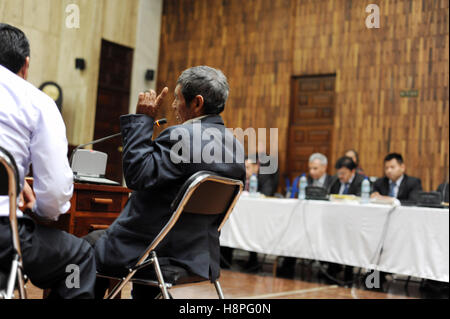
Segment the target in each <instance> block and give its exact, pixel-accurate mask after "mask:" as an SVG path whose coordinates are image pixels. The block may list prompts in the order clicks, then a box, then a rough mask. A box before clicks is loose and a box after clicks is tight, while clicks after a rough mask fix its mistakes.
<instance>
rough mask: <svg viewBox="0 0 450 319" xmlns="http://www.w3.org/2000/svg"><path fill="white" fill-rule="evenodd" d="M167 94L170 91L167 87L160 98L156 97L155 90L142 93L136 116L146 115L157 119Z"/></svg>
mask: <svg viewBox="0 0 450 319" xmlns="http://www.w3.org/2000/svg"><path fill="white" fill-rule="evenodd" d="M167 92H169V89H168V88H167V87H165V88H164V89H163V90H162V92H161V94H160V95H159V96H156V92H155V91H153V90H150V91H148V92H145V93H140V94H139V100H138V104H137V109H136V114H145V115H147V116H150V117H152V118H153V119H155V118H156V116H157V114H158V111H159V108H160V107H161V104H162V100H163V99H164V97H165V96H166V94H167Z"/></svg>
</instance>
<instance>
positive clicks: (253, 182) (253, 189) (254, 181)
mask: <svg viewBox="0 0 450 319" xmlns="http://www.w3.org/2000/svg"><path fill="white" fill-rule="evenodd" d="M249 184H250V185H249V187H248V191H249V193H250V195H251V196H255V195H256V193H257V192H258V177H256V174H253V175H252V176H251V177H250V182H249Z"/></svg>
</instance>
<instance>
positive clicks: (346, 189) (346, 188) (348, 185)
mask: <svg viewBox="0 0 450 319" xmlns="http://www.w3.org/2000/svg"><path fill="white" fill-rule="evenodd" d="M349 187H350V183H345V187H344V195H347V194H348V188H349Z"/></svg>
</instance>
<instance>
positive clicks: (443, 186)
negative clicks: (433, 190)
mask: <svg viewBox="0 0 450 319" xmlns="http://www.w3.org/2000/svg"><path fill="white" fill-rule="evenodd" d="M437 191H438V192H439V193H441V195H442V201H443V202H445V203H448V197H449V196H448V195H449V190H448V183H443V184H441V185H439V187H438V189H437Z"/></svg>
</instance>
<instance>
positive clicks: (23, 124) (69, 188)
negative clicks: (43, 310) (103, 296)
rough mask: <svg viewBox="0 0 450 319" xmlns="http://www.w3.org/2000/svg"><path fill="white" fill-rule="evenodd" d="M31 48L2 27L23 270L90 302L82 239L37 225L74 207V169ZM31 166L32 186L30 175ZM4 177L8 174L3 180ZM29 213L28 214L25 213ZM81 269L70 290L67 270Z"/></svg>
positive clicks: (4, 264) (4, 225)
mask: <svg viewBox="0 0 450 319" xmlns="http://www.w3.org/2000/svg"><path fill="white" fill-rule="evenodd" d="M29 61H30V46H29V42H28V40H27V38H26V36H25V34H24V33H23V32H22V31H21V30H19V29H17V28H15V27H13V26H10V25H7V24H2V23H0V146H1V147H2V148H4V149H5V150H7V151H8V152H10V153H11V155H12V156H13V157H14V160H15V162H16V164H17V169H18V174H19V178H20V180H19V181H18V182H19V183H20V186H21V190H22V193H21V194H20V197H21V203H22V205H21V206H22V207H21V209H23V210H24V211H25V213H27V214H22V213H21V212H18V213H17V216H18V224H19V225H18V228H19V236H20V245H21V250H22V259H23V266H24V272H25V274H26V275H27V276H28V278H30V280H31V282H32V283H33V284H34V285H35V286H37V287H39V288H41V289H48V288H50V289H51V293H50V295H49V296H48V297H49V298H52V299H53V298H64V299H72V298H83V299H85V298H93V297H94V284H95V276H96V274H95V259H94V251H93V249H92V247H91V246H89V244H88V243H87V242H86V241H84V240H83V239H81V238H77V237H75V236H73V235H71V234H68V233H66V232H63V231H61V230H58V229H54V228H50V227H47V226H43V225H41V224H40V223H37V222H36V221H35V220H34V219H32V218H31V217H30V216H32V217H33V218H35V219H36V220H38V221H41V220H57V219H58V218H59V216H60V215H62V214H65V213H66V212H67V211H68V210H69V208H70V199H71V197H72V192H73V172H72V170H71V169H70V166H69V162H68V159H67V138H66V127H65V125H64V122H63V119H62V117H61V114H60V112H59V110H58V108H57V106H56V104H55V103H54V102H53V100H52V99H50V98H49V97H48V96H47V95H45V94H44V93H42V92H41V91H40V90H38V89H37V88H36V87H34V86H33V85H32V84H30V83H28V82H27V81H26V79H27V76H28V68H29ZM31 164H32V165H33V177H34V182H33V188H34V193H33V190H32V189H31V187H30V186H29V185H28V183H27V182H25V176H26V175H27V174H28V172H29V170H30V165H31ZM2 177H4V176H2ZM8 201H9V199H8V197H7V196H0V272H4V273H8V272H9V271H10V267H11V260H12V256H13V253H14V251H13V245H12V242H11V238H12V237H11V227H10V223H9V218H8V215H9V202H8ZM28 215H30V216H28ZM69 265H77V266H78V274H79V279H80V281H79V287H78V288H75V287H72V288H70V287H68V285H67V284H66V278H67V277H68V276H69V275H70V274H71V273H70V272H66V269H67V266H69Z"/></svg>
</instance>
